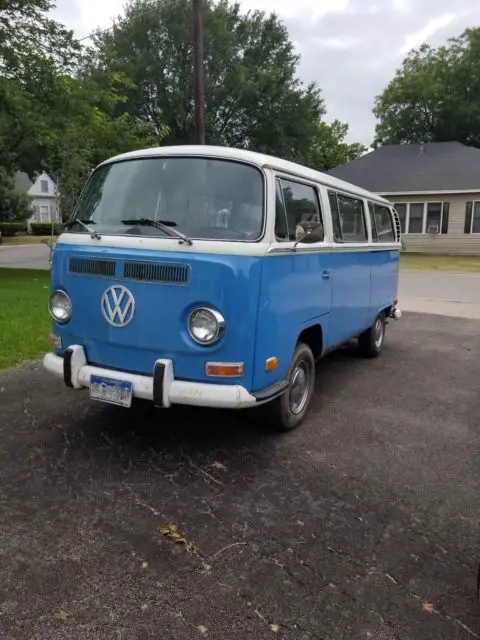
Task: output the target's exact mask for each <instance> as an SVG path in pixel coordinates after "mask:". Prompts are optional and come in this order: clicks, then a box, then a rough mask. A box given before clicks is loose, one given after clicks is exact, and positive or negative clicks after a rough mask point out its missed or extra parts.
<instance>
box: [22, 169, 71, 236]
mask: <svg viewBox="0 0 480 640" xmlns="http://www.w3.org/2000/svg"><path fill="white" fill-rule="evenodd" d="M14 185H15V190H16V191H18V192H19V193H24V194H26V195H27V196H29V198H30V199H31V202H32V209H33V215H32V217H31V218H29V219H28V220H27V226H28V227H29V226H30V224H31V223H32V222H46V223H51V222H58V221H59V220H60V214H59V207H58V196H57V186H56V184H55V183H54V181H53V180H52V179H51V178H50V176H49V175H48V174H47V173H45V172H43V173H41V174H39V175H38V176H37V177H36V178H35V180H34V181H33V182H32V181H31V180H30V178H29V177H28V175H27V174H26V173H22V172H17V173H16V174H15V176H14Z"/></svg>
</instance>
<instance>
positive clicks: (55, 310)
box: [48, 291, 72, 322]
mask: <svg viewBox="0 0 480 640" xmlns="http://www.w3.org/2000/svg"><path fill="white" fill-rule="evenodd" d="M48 309H49V311H50V315H51V316H52V318H53V319H54V320H56V321H57V322H67V320H70V317H71V315H72V301H71V300H70V298H69V297H68V295H67V294H66V293H65V291H54V292H53V293H52V295H51V296H50V300H49V302H48Z"/></svg>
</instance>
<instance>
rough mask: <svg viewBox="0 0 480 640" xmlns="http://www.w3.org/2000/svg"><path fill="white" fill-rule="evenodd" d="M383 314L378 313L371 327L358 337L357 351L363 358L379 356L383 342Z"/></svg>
mask: <svg viewBox="0 0 480 640" xmlns="http://www.w3.org/2000/svg"><path fill="white" fill-rule="evenodd" d="M385 327H386V322H385V314H384V313H383V312H382V313H379V314H378V316H377V317H376V318H375V322H374V323H373V324H372V326H371V327H370V328H369V329H367V330H366V331H364V332H363V333H362V334H361V335H360V336H359V337H358V349H359V351H360V355H361V356H363V357H364V358H376V357H377V356H378V355H380V352H381V351H382V348H383V343H384V341H385Z"/></svg>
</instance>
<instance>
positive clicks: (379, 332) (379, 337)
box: [375, 318, 383, 349]
mask: <svg viewBox="0 0 480 640" xmlns="http://www.w3.org/2000/svg"><path fill="white" fill-rule="evenodd" d="M382 342H383V322H382V319H381V318H377V321H376V322H375V346H376V347H377V349H379V348H380V347H381V346H382Z"/></svg>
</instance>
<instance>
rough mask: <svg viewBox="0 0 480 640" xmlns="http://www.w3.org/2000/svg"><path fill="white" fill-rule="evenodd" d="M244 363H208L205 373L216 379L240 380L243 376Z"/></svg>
mask: <svg viewBox="0 0 480 640" xmlns="http://www.w3.org/2000/svg"><path fill="white" fill-rule="evenodd" d="M243 371H244V365H243V362H207V364H206V365H205V372H206V374H207V376H212V377H215V378H238V377H239V376H243Z"/></svg>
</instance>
